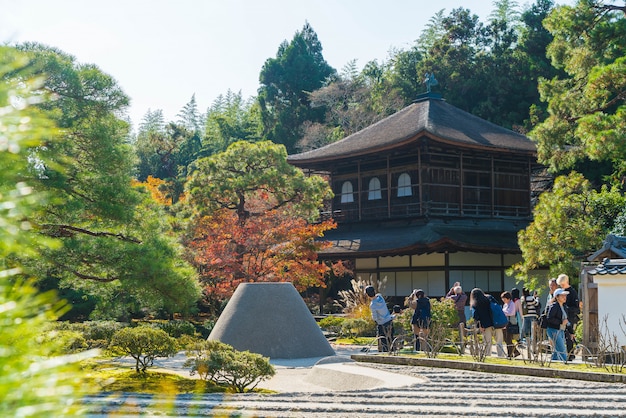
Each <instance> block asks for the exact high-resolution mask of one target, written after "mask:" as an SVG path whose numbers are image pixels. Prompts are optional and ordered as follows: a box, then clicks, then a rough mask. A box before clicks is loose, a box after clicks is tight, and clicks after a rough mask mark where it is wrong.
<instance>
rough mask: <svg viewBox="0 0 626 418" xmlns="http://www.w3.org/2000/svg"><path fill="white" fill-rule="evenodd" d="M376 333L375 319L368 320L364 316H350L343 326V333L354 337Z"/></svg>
mask: <svg viewBox="0 0 626 418" xmlns="http://www.w3.org/2000/svg"><path fill="white" fill-rule="evenodd" d="M375 333H376V325H375V324H374V321H371V320H370V321H367V320H365V319H363V318H348V319H346V320H345V321H344V322H343V324H342V326H341V334H342V335H343V336H346V337H350V338H352V339H355V338H357V337H365V336H371V335H375Z"/></svg>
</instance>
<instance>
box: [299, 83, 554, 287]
mask: <svg viewBox="0 0 626 418" xmlns="http://www.w3.org/2000/svg"><path fill="white" fill-rule="evenodd" d="M288 161H289V162H290V163H291V164H293V165H294V166H297V167H299V168H301V169H302V170H304V171H305V172H307V173H310V174H318V175H321V176H323V177H325V178H327V179H328V181H329V182H330V185H331V187H332V190H333V192H334V194H335V197H334V198H333V199H332V201H329V202H327V207H326V210H325V211H324V213H323V215H324V216H326V217H332V218H333V219H334V220H335V221H336V222H337V224H338V226H337V228H336V229H335V230H332V231H328V232H327V234H326V236H325V239H327V240H329V241H331V242H332V243H333V246H332V247H331V248H329V249H327V250H324V252H323V253H321V254H320V258H321V259H326V260H351V261H352V263H353V265H354V274H355V278H359V277H360V278H362V279H365V280H367V279H373V280H381V281H383V280H384V289H383V291H384V293H385V295H386V296H389V297H397V298H400V297H404V296H406V295H408V294H410V293H411V291H412V290H413V289H416V288H422V289H424V291H425V292H426V294H427V295H428V296H430V297H441V296H444V295H445V294H446V293H447V291H448V289H449V288H450V286H451V285H452V284H453V283H454V282H456V281H458V282H460V283H461V285H462V287H463V289H464V291H466V292H469V291H470V290H471V289H472V288H473V287H480V288H481V289H483V290H484V291H486V292H489V293H492V294H498V295H499V293H500V292H501V291H502V290H505V289H506V290H510V289H511V288H512V287H515V286H516V284H515V280H514V278H513V277H509V276H507V274H506V270H507V268H509V267H510V266H511V265H512V264H514V263H516V262H518V261H520V260H521V252H520V249H519V246H518V244H517V233H518V231H520V230H521V229H523V228H525V227H526V226H527V225H528V223H529V222H530V221H531V215H532V202H533V199H535V198H536V197H537V196H538V194H539V193H540V192H541V191H542V190H541V189H542V188H541V187H540V186H539V185H540V182H538V181H537V179H538V176H537V174H538V173H540V172H542V167H541V166H540V165H539V164H538V163H537V160H536V146H535V144H534V143H533V142H532V141H531V140H530V139H528V138H527V137H526V136H524V135H521V134H519V133H516V132H513V131H511V130H508V129H505V128H503V127H500V126H497V125H495V124H493V123H490V122H488V121H486V120H483V119H481V118H478V117H476V116H473V115H471V114H469V113H467V112H465V111H463V110H461V109H458V108H456V107H454V106H452V105H450V104H448V103H447V102H446V101H445V100H443V99H442V98H441V96H439V95H437V94H434V93H427V94H425V95H423V96H422V97H421V98H419V99H418V100H416V101H415V102H414V103H412V104H411V105H409V106H407V107H405V108H404V109H402V110H400V111H399V112H397V113H395V114H393V115H391V116H389V117H387V118H385V119H382V120H381V121H379V122H377V123H375V124H373V125H371V126H369V127H367V128H365V129H363V130H361V131H359V132H356V133H354V134H352V135H350V136H348V137H346V138H344V139H342V140H340V141H337V142H335V143H332V144H329V145H326V146H324V147H321V148H318V149H315V150H312V151H307V152H303V153H300V154H294V155H290V156H289V157H288Z"/></svg>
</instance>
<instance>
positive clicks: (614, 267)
mask: <svg viewBox="0 0 626 418" xmlns="http://www.w3.org/2000/svg"><path fill="white" fill-rule="evenodd" d="M588 273H589V274H591V275H593V276H595V275H600V276H604V275H607V274H609V275H612V276H614V275H616V274H626V259H623V258H620V259H617V260H611V259H609V258H605V259H604V260H603V261H602V263H600V264H598V266H597V267H596V268H595V269H593V270H589V271H588Z"/></svg>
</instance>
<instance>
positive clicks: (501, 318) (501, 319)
mask: <svg viewBox="0 0 626 418" xmlns="http://www.w3.org/2000/svg"><path fill="white" fill-rule="evenodd" d="M489 306H490V307H491V319H492V320H493V327H494V328H504V327H506V324H508V323H509V320H508V319H507V317H506V315H505V314H504V312H503V311H502V306H500V305H499V304H498V302H496V300H495V299H493V298H490V299H489Z"/></svg>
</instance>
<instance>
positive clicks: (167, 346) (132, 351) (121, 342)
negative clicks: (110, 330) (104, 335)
mask: <svg viewBox="0 0 626 418" xmlns="http://www.w3.org/2000/svg"><path fill="white" fill-rule="evenodd" d="M109 349H110V350H111V352H113V353H114V354H118V355H127V356H131V357H132V358H134V359H135V371H136V372H137V373H139V372H145V371H146V369H147V368H148V367H151V366H152V365H153V363H154V359H155V358H157V357H170V356H172V355H174V354H176V352H177V349H178V347H177V344H176V340H175V339H174V338H172V337H170V336H169V335H167V333H166V332H165V331H163V330H162V329H155V328H152V327H150V326H138V327H127V328H123V329H121V330H119V331H117V332H116V333H115V334H114V335H113V338H112V339H111V344H110V345H109Z"/></svg>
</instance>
